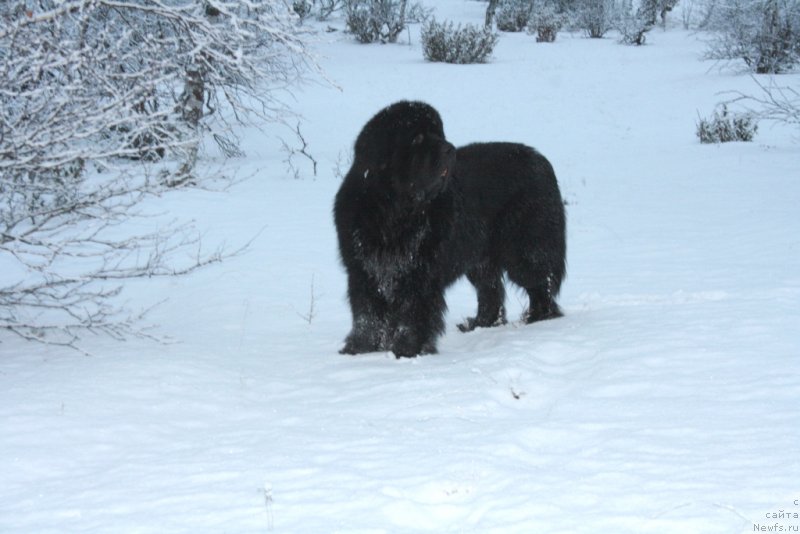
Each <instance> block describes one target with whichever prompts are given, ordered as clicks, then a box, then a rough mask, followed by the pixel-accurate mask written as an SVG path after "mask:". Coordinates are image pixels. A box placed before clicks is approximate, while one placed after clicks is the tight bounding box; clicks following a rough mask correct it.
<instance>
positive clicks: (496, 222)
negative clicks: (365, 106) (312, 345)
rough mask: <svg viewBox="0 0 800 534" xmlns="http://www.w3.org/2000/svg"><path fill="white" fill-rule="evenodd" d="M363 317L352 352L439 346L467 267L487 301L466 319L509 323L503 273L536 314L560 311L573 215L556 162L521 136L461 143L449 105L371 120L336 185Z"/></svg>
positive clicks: (356, 313)
mask: <svg viewBox="0 0 800 534" xmlns="http://www.w3.org/2000/svg"><path fill="white" fill-rule="evenodd" d="M334 219H335V223H336V231H337V234H338V237H339V251H340V254H341V258H342V262H343V264H344V266H345V269H346V270H347V276H348V297H349V300H350V307H351V310H352V314H353V328H352V331H351V332H350V334H349V335H348V336H347V338H346V340H345V345H344V348H343V349H342V350H341V352H342V353H346V354H357V353H362V352H372V351H378V350H391V351H393V352H394V354H395V355H396V356H397V357H401V356H416V355H418V354H425V353H433V352H436V338H437V337H438V336H439V334H441V333H442V332H443V331H444V320H443V316H444V312H445V310H446V305H445V300H444V292H445V289H446V288H447V287H448V286H449V285H451V284H452V283H453V282H455V281H456V280H457V279H458V278H459V277H461V276H463V275H466V276H467V277H468V279H469V280H470V282H472V284H473V285H474V286H475V288H476V289H477V292H478V312H477V315H476V316H475V317H473V318H470V319H467V321H466V322H465V323H463V324H461V325H459V328H460V329H461V330H462V331H469V330H472V329H474V328H476V327H488V326H494V325H498V324H502V323H504V322H505V311H504V306H503V303H504V299H505V291H504V286H503V274H504V273H505V274H507V276H508V278H509V279H510V280H511V281H512V282H514V283H515V284H517V285H519V286H521V287H523V288H524V289H525V290H526V291H527V293H528V296H529V298H530V306H529V308H528V310H527V311H526V313H525V317H524V320H525V321H526V322H528V323H531V322H534V321H539V320H542V319H550V318H554V317H559V316H560V315H561V311H560V309H559V307H558V304H556V301H555V297H556V295H557V294H558V292H559V289H560V287H561V282H562V280H563V278H564V276H565V256H566V238H565V215H564V204H563V202H562V200H561V194H560V192H559V189H558V184H557V182H556V177H555V174H554V172H553V168H552V167H551V165H550V163H549V162H548V161H547V159H545V157H544V156H542V155H541V154H539V153H538V152H537V151H536V150H534V149H533V148H530V147H528V146H525V145H521V144H515V143H485V144H473V145H468V146H465V147H462V148H459V149H458V150H456V149H455V148H454V147H453V145H451V144H450V143H449V142H447V140H446V139H445V136H444V128H443V125H442V120H441V118H440V116H439V113H438V112H437V111H436V110H435V109H434V108H432V107H431V106H429V105H427V104H424V103H421V102H406V101H402V102H397V103H395V104H392V105H391V106H389V107H387V108H385V109H383V110H381V111H380V112H378V114H376V115H375V116H374V117H373V118H372V119H370V120H369V122H367V124H366V125H365V126H364V128H363V129H362V130H361V133H360V134H359V136H358V138H357V139H356V143H355V158H354V161H353V165H352V167H351V168H350V171H349V172H348V173H347V176H346V177H345V179H344V182H343V183H342V185H341V188H340V189H339V192H338V193H337V195H336V201H335V204H334Z"/></svg>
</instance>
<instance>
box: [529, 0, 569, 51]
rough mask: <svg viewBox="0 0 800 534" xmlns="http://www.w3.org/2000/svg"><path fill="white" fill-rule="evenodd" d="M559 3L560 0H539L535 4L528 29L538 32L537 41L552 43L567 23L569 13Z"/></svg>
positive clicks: (531, 32) (531, 31) (532, 32)
mask: <svg viewBox="0 0 800 534" xmlns="http://www.w3.org/2000/svg"><path fill="white" fill-rule="evenodd" d="M559 4H560V2H559V1H558V0H538V1H537V2H536V4H535V5H534V8H533V11H532V13H531V16H530V18H529V19H528V28H527V31H528V33H530V34H534V33H535V34H536V42H537V43H552V42H553V41H555V40H556V35H558V32H559V31H561V28H563V27H564V25H565V24H566V23H567V15H566V14H565V13H564V12H563V11H562V10H561V9H560V7H559Z"/></svg>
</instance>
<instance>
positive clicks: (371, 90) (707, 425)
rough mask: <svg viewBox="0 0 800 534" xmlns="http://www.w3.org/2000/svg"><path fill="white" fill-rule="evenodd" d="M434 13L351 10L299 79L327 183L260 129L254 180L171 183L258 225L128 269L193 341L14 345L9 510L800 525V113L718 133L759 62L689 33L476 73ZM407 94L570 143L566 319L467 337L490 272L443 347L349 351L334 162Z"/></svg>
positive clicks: (215, 526) (200, 202) (577, 524)
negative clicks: (379, 35)
mask: <svg viewBox="0 0 800 534" xmlns="http://www.w3.org/2000/svg"><path fill="white" fill-rule="evenodd" d="M431 4H433V3H431ZM435 5H436V6H437V12H436V13H437V16H438V17H439V18H440V19H442V18H444V17H449V16H455V17H456V18H457V19H458V20H459V21H462V22H463V21H472V22H474V23H480V22H481V21H482V18H483V4H481V3H478V2H466V1H462V0H450V1H447V2H436V3H435ZM335 25H339V26H340V24H338V23H335ZM417 33H418V27H414V28H413V29H412V31H411V32H409V33H408V34H406V35H405V36H404V37H403V39H402V42H401V43H400V44H395V45H383V46H382V45H360V44H357V43H355V42H354V41H353V40H352V39H350V38H348V36H346V35H344V34H342V33H341V32H336V33H332V34H323V37H321V41H320V43H318V45H317V48H318V50H319V53H320V55H321V56H323V59H322V60H321V63H322V66H323V68H324V70H325V72H326V74H327V76H328V77H329V78H330V79H331V80H333V81H334V82H335V83H336V84H337V86H338V88H337V87H332V86H330V85H327V84H309V85H307V86H306V87H304V88H303V89H302V90H301V91H299V92H298V93H297V94H296V95H295V99H296V107H297V109H298V110H299V112H300V113H301V114H302V117H303V120H302V123H301V128H302V132H303V134H304V136H305V138H306V140H307V141H308V143H309V151H310V152H311V153H312V154H313V155H314V157H315V158H317V160H318V161H319V162H320V165H319V175H318V176H316V177H313V176H311V171H310V166H309V167H308V168H305V167H303V168H302V169H301V176H302V177H303V179H300V180H295V179H293V178H292V173H291V172H290V171H289V170H288V169H287V167H286V165H285V164H284V162H283V160H284V159H285V154H282V153H281V152H280V146H281V143H280V140H279V139H278V137H279V136H283V137H284V138H286V139H287V140H288V139H290V137H289V136H290V133H289V132H288V131H286V132H281V131H279V130H278V129H275V130H273V131H270V132H267V133H265V132H259V131H256V130H253V131H248V132H245V133H244V136H243V137H244V149H245V151H246V152H247V157H246V158H245V159H241V160H232V161H230V162H227V163H225V165H227V166H229V167H230V168H231V169H235V170H236V171H237V173H238V174H239V175H240V176H251V175H252V177H251V178H250V179H248V180H246V181H244V182H242V183H240V184H239V185H237V186H235V187H234V188H232V189H231V190H229V191H227V192H225V193H211V192H206V191H199V192H191V193H187V194H184V195H181V196H176V197H173V198H167V197H165V198H163V199H157V200H154V206H153V207H152V209H153V210H156V211H158V210H167V211H168V212H169V214H170V216H174V217H176V218H179V219H195V220H196V221H197V225H198V226H199V227H201V228H203V229H205V230H206V231H205V236H204V243H207V244H208V247H209V248H213V247H214V246H215V245H216V244H217V243H220V242H226V243H228V244H229V245H230V246H232V247H233V248H236V247H237V246H241V245H242V244H244V243H246V242H248V241H249V240H250V239H252V238H253V237H255V240H254V241H253V243H252V244H251V245H250V247H249V248H248V250H247V252H245V253H244V254H242V255H239V256H237V257H234V258H232V259H230V260H229V261H227V262H225V263H223V264H221V265H217V266H212V267H210V268H207V269H205V270H203V271H201V272H199V273H197V274H195V275H192V276H190V277H187V278H180V279H169V280H147V281H145V280H139V281H135V282H131V283H130V284H128V287H127V288H126V291H125V293H124V297H125V298H126V299H128V300H129V301H130V302H131V303H132V304H133V305H148V304H153V303H155V302H158V301H161V300H165V301H164V302H163V303H162V304H161V305H160V306H159V307H157V308H156V309H155V310H154V311H152V312H151V314H150V315H149V316H148V320H149V321H150V322H151V323H153V324H154V325H156V326H157V332H159V333H161V334H165V335H168V336H170V337H172V338H173V340H174V342H171V343H168V344H157V343H153V342H151V341H147V340H131V341H128V342H125V343H119V342H115V341H113V340H109V339H104V338H97V339H93V338H87V339H85V340H84V344H83V345H82V348H84V349H85V350H87V351H88V352H89V353H91V356H84V355H82V354H80V353H78V352H74V351H70V350H69V349H62V348H58V347H48V346H44V345H41V344H35V343H26V342H23V341H22V340H19V339H16V338H13V337H3V338H2V344H1V345H0V354H2V357H0V473H1V475H0V477H2V481H3V482H2V484H0V532H15V533H16V532H25V533H29V532H87V531H94V532H193V533H196V532H237V533H238V532H364V533H366V532H370V533H378V532H452V531H463V532H563V533H597V532H614V533H641V532H658V533H664V532H666V533H671V532H675V533H686V532H697V533H700V532H702V533H729V532H754V531H762V530H755V529H760V528H761V527H764V528H767V527H768V526H769V527H770V528H775V527H776V526H780V527H783V531H784V532H787V531H798V530H800V519H798V518H796V515H797V514H800V506H799V505H798V502H799V501H798V499H800V485H798V480H800V458H798V455H797V451H798V443H800V430H798V429H800V412H798V408H797V407H798V399H800V363H798V362H799V361H800V360H799V359H798V356H800V334H798V332H800V237H798V236H800V219H799V218H798V216H797V206H798V205H799V204H800V179H799V178H800V176H799V175H798V169H799V168H800V147H799V146H798V139H797V134H798V133H797V131H796V130H794V131H792V130H789V129H787V128H785V127H782V126H769V125H767V124H766V123H765V124H762V127H761V129H760V131H759V134H758V135H757V136H756V139H755V142H754V143H749V144H742V143H734V144H726V145H720V146H706V145H700V144H699V143H698V141H697V139H696V137H695V135H694V127H695V121H696V119H697V116H698V114H700V115H703V116H705V115H708V114H710V112H711V111H712V110H713V106H714V105H715V104H716V103H717V102H719V101H721V100H723V99H724V98H725V95H724V94H721V93H722V92H724V91H731V90H741V91H745V92H747V91H750V92H753V91H755V90H756V89H757V87H756V86H755V83H754V82H753V81H752V80H751V79H750V78H749V77H748V76H747V75H743V74H741V73H735V72H732V71H730V70H720V69H719V68H717V66H715V65H713V64H710V63H708V62H703V61H701V60H700V59H699V57H700V55H701V53H702V50H703V43H702V42H701V41H700V38H701V36H698V35H695V34H692V33H689V32H685V31H683V30H681V29H679V28H677V27H674V28H670V29H668V30H667V31H664V30H662V29H656V30H654V31H653V32H651V34H650V35H649V36H648V44H647V46H644V47H640V48H634V47H626V46H621V45H618V44H617V43H616V42H615V41H614V40H613V39H604V40H600V41H597V40H589V39H585V38H583V37H582V36H580V35H577V34H576V35H569V34H563V35H560V36H559V39H558V41H557V42H556V43H554V44H552V45H548V44H536V43H535V40H534V38H533V37H531V36H527V35H511V34H503V35H502V37H501V40H500V44H499V45H498V47H497V49H496V51H495V54H494V57H493V59H492V61H491V62H490V63H488V64H486V65H470V66H453V65H441V64H430V63H426V62H424V61H423V59H422V52H421V47H420V44H419V42H418V38H417ZM409 38H410V41H411V42H410V44H409ZM781 80H782V81H785V82H786V83H790V82H791V83H795V84H796V83H797V81H798V80H800V75H790V76H784V77H782V78H781ZM403 98H405V99H423V100H425V101H428V102H429V103H431V104H433V105H434V106H436V107H437V108H438V109H439V111H440V113H441V114H442V118H443V120H444V124H445V131H446V133H447V135H448V137H449V138H450V140H451V141H453V142H454V143H455V144H459V145H460V144H465V143H467V142H471V141H487V140H508V141H519V142H524V143H528V144H531V145H533V146H535V147H536V148H537V149H539V150H540V151H541V152H542V153H543V154H545V155H546V156H547V157H548V158H549V159H550V160H551V162H552V163H553V166H554V167H555V169H556V173H557V174H558V177H559V181H560V184H561V189H562V193H563V195H564V197H565V198H566V200H567V201H568V204H569V205H568V206H567V210H568V212H567V213H568V229H569V236H568V259H569V267H568V277H567V280H566V283H565V285H564V288H563V291H562V296H561V299H560V303H561V304H562V306H563V309H564V311H565V317H564V318H561V319H558V320H553V321H547V322H543V323H537V324H535V325H530V326H525V325H522V324H520V322H519V321H514V322H512V323H510V324H508V325H506V326H503V327H498V328H492V329H479V330H476V331H475V332H471V333H468V334H462V333H460V332H459V331H458V329H457V328H455V325H456V323H458V322H460V321H461V320H463V318H465V317H467V316H469V315H473V314H474V307H475V296H474V293H473V291H472V289H471V287H470V286H469V285H468V284H467V283H465V282H460V283H458V284H457V285H456V286H454V287H453V288H452V289H451V290H450V291H449V292H448V295H447V300H448V305H449V308H450V312H449V314H448V316H447V320H446V322H447V325H448V329H447V333H446V334H445V335H444V336H443V337H442V338H441V339H440V340H439V350H440V353H439V354H437V355H432V356H425V357H421V358H417V359H412V360H395V359H394V357H393V356H392V355H391V354H390V353H374V354H368V355H361V356H357V357H350V356H342V355H339V354H338V352H337V351H338V349H339V348H340V347H341V345H342V340H343V339H344V336H345V335H346V334H347V332H348V331H349V327H350V313H349V309H348V306H347V302H346V298H345V293H346V280H345V276H344V271H343V269H342V268H341V266H340V264H339V262H338V258H337V252H336V237H335V232H334V230H333V224H332V215H331V206H332V201H333V195H334V194H335V192H336V190H337V188H338V185H339V181H340V180H339V178H337V176H336V174H337V173H336V168H337V167H339V168H340V170H342V171H346V167H347V163H346V161H347V158H348V157H349V155H348V154H349V151H350V150H351V146H352V142H353V141H354V139H355V137H356V135H357V134H358V131H359V129H360V128H361V126H362V125H363V124H364V122H365V121H366V120H368V119H369V118H370V117H371V116H372V115H373V114H374V113H375V112H376V111H377V110H378V109H380V108H381V107H383V106H385V105H386V104H388V103H391V102H393V101H395V100H398V99H403ZM296 163H297V164H298V166H302V165H303V162H302V161H300V160H299V159H298V160H296ZM154 224H155V223H154ZM522 297H523V295H522V293H521V292H518V291H514V290H511V291H509V296H508V302H507V307H508V311H509V318H511V319H514V318H516V317H519V314H520V313H521V312H522V301H523V300H524V299H523V298H522ZM792 529H794V530H792ZM764 531H766V530H764Z"/></svg>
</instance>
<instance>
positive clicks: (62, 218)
mask: <svg viewBox="0 0 800 534" xmlns="http://www.w3.org/2000/svg"><path fill="white" fill-rule="evenodd" d="M304 31H305V30H304V29H303V28H302V27H300V26H298V25H297V17H296V15H294V14H293V12H291V10H290V9H288V8H287V7H286V5H285V4H284V2H282V1H280V0H207V1H205V2H198V1H196V0H66V1H64V0H61V1H58V0H37V1H35V2H30V1H29V2H16V1H13V0H12V1H10V2H4V3H2V4H0V265H2V267H1V268H0V329H4V330H6V331H10V332H13V333H15V334H18V335H20V336H22V337H24V338H26V339H39V340H44V341H46V342H49V343H57V344H64V345H69V346H76V343H77V341H78V339H79V337H80V335H81V333H83V332H87V331H91V332H100V333H105V334H108V335H111V336H113V337H115V338H124V337H127V336H130V335H137V334H142V332H141V331H140V330H139V328H138V327H137V324H138V323H137V321H136V317H137V314H131V313H129V312H127V311H126V310H125V309H124V308H122V307H121V306H120V305H119V304H118V301H117V299H116V298H115V297H117V296H118V295H119V294H120V292H121V291H122V285H123V282H124V281H126V280H130V279H135V278H146V277H153V276H174V275H179V274H186V273H189V272H192V271H193V270H195V269H197V268H199V267H201V266H203V265H207V264H209V263H213V262H216V261H219V260H220V259H222V257H223V256H225V255H226V253H225V252H224V251H222V250H219V249H216V250H212V251H210V252H209V251H204V250H203V247H202V243H201V240H200V238H199V236H198V234H197V232H196V231H195V230H194V228H193V227H192V226H191V224H186V223H181V222H175V223H172V224H166V225H164V226H162V227H161V228H159V229H158V230H154V231H150V232H138V233H137V232H136V231H135V230H134V229H133V228H134V226H132V225H130V222H131V220H132V219H136V218H141V217H144V216H145V214H146V213H147V211H148V210H147V209H146V206H147V203H146V202H147V201H148V199H151V198H155V197H159V196H163V195H167V194H175V193H177V192H178V191H181V190H185V189H187V188H190V187H218V186H222V187H224V184H225V177H223V176H220V175H213V174H209V173H198V172H197V171H196V163H197V160H198V157H199V152H200V146H201V140H202V139H203V137H205V136H206V135H209V134H210V137H212V138H214V139H217V140H218V141H219V142H220V143H221V146H222V147H223V149H226V148H227V149H228V150H229V151H230V152H235V151H236V150H237V149H238V144H237V139H236V137H235V134H234V133H233V128H234V126H236V125H237V124H257V125H258V124H264V123H265V122H270V121H281V120H283V118H284V117H285V116H286V115H287V113H288V110H287V108H286V107H285V106H284V105H283V104H282V100H281V95H283V94H286V92H287V91H289V90H290V89H291V87H292V86H293V84H295V83H297V82H298V81H299V80H301V78H302V77H303V74H304V72H306V71H307V68H308V67H313V65H314V62H313V58H312V57H311V55H310V53H309V51H308V50H307V47H306V37H305V34H304V33H303V32H304ZM220 180H222V181H221V182H220ZM140 220H141V219H140ZM140 226H141V225H140ZM187 253H188V254H190V255H187ZM180 258H184V259H183V260H182V261H181V260H180Z"/></svg>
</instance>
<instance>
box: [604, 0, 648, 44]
mask: <svg viewBox="0 0 800 534" xmlns="http://www.w3.org/2000/svg"><path fill="white" fill-rule="evenodd" d="M656 9H657V0H644V1H643V2H642V3H641V5H640V6H638V7H634V6H633V2H632V0H622V2H621V3H620V4H619V5H618V6H617V13H616V17H615V20H614V26H615V28H616V29H617V31H619V34H620V42H622V43H624V44H629V45H643V44H644V43H645V34H646V33H647V32H648V31H650V30H651V29H652V28H653V26H654V25H655V19H656Z"/></svg>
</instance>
